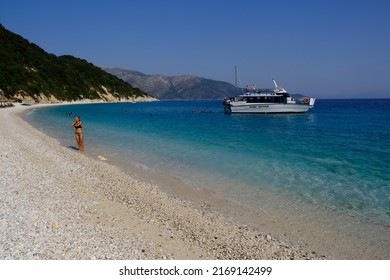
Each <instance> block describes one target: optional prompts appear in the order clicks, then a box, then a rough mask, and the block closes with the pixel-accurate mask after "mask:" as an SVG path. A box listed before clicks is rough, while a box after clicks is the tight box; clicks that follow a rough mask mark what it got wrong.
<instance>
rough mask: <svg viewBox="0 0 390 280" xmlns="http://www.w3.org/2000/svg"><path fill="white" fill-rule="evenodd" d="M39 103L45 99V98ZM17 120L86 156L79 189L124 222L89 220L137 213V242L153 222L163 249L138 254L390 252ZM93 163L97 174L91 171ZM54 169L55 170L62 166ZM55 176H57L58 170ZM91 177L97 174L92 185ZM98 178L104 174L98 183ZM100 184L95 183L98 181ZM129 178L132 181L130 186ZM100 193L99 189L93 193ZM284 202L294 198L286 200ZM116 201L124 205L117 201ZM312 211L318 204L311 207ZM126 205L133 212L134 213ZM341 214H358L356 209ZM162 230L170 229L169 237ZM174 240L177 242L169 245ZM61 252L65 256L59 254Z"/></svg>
mask: <svg viewBox="0 0 390 280" xmlns="http://www.w3.org/2000/svg"><path fill="white" fill-rule="evenodd" d="M71 104H74V103H71ZM83 104H84V103H83ZM53 105H61V104H53ZM39 106H40V105H39ZM42 106H46V105H43V104H42ZM34 107H37V106H34ZM25 108H26V107H25ZM29 108H31V107H27V110H25V109H24V108H23V109H18V110H14V109H11V110H13V111H14V112H11V114H10V115H11V118H12V115H13V116H15V112H16V111H18V113H22V112H27V111H28V109H29ZM8 110H9V109H8ZM0 112H1V111H0ZM0 114H1V113H0ZM12 125H18V126H23V128H24V129H25V131H24V132H26V131H27V132H29V133H35V134H38V135H37V136H38V138H39V141H43V142H46V141H52V143H51V144H52V145H50V146H49V153H52V152H59V155H58V156H59V158H61V157H64V158H66V157H67V156H72V157H74V158H72V161H75V162H77V163H81V164H82V165H83V166H84V168H83V172H82V174H84V172H86V174H87V176H88V178H89V179H88V180H87V182H83V184H82V186H80V187H78V189H81V192H82V194H83V195H87V196H86V197H85V199H86V201H89V200H93V201H94V203H97V205H99V206H96V207H95V208H94V211H98V212H99V211H100V210H99V209H100V208H102V209H104V211H103V213H105V214H107V213H109V216H110V219H112V220H121V222H120V225H119V224H116V223H114V224H112V223H111V222H110V221H108V220H107V218H106V219H105V220H104V222H103V223H102V221H101V220H100V218H101V217H100V218H99V219H97V218H96V217H95V218H94V219H93V221H92V222H91V221H89V222H88V225H89V226H91V224H92V225H95V226H96V224H95V223H97V224H98V225H103V224H104V225H106V226H107V223H109V224H110V225H111V227H112V228H114V229H118V226H123V225H124V224H126V222H127V221H129V220H132V219H136V220H137V221H138V223H137V224H136V225H135V224H134V223H130V224H131V225H129V227H130V228H131V234H130V236H131V237H133V238H135V239H136V241H134V242H135V243H137V242H140V244H143V243H142V242H144V240H143V239H145V238H141V237H140V236H143V235H145V231H142V230H141V229H142V228H144V227H145V226H146V225H145V222H146V224H147V227H149V226H152V228H153V230H151V229H150V228H149V229H148V231H149V233H150V232H154V233H153V234H152V233H150V234H149V236H150V237H149V239H150V240H152V241H151V242H152V244H159V245H158V246H157V247H158V248H159V250H158V252H157V253H156V252H155V250H153V249H152V248H149V249H141V254H138V255H137V256H138V257H129V258H142V259H143V258H145V259H151V258H152V259H154V258H157V259H161V258H162V259H164V258H174V259H188V258H189V259H221V258H222V259H324V258H325V259H385V258H388V257H389V255H388V253H389V252H388V251H387V252H386V249H385V252H383V251H382V252H377V251H378V244H376V245H375V246H371V245H373V244H364V242H365V241H366V240H365V239H364V234H362V236H354V237H352V236H351V234H354V233H348V231H346V232H341V233H340V232H338V229H337V228H336V229H327V228H324V227H323V226H322V224H321V221H320V222H318V221H315V220H307V218H310V217H309V216H305V214H302V213H300V212H299V211H297V209H295V207H296V206H297V204H289V205H288V206H290V208H291V209H293V211H292V213H291V215H290V216H293V215H295V216H297V218H293V219H291V217H287V216H285V214H284V213H283V211H279V210H281V209H274V210H275V212H270V211H262V209H253V208H250V207H248V206H244V205H240V204H238V203H235V202H232V201H229V200H226V199H224V198H222V197H218V196H217V195H216V194H214V193H213V192H211V191H207V190H205V189H195V188H192V187H191V186H185V185H183V182H180V180H177V179H175V178H173V177H170V176H167V175H166V174H158V172H154V173H153V172H151V171H150V170H147V171H146V170H142V168H137V167H135V166H134V167H133V168H131V170H130V171H128V172H124V171H123V169H121V168H120V167H116V166H115V163H114V166H112V165H111V164H112V162H111V161H108V163H107V162H102V161H98V160H96V159H94V158H91V157H89V156H86V155H79V154H78V153H75V152H74V151H69V149H66V148H65V147H62V146H61V145H59V142H58V141H57V140H54V139H52V138H49V137H48V136H46V135H44V134H43V133H42V132H40V131H38V130H37V129H35V128H33V127H31V126H30V125H29V124H28V123H26V122H24V121H23V120H21V119H20V120H19V122H18V123H17V124H12ZM31 129H32V130H33V131H31ZM58 150H60V151H58ZM30 164H31V163H30ZM96 166H98V167H96ZM91 168H92V170H93V172H92V174H91V173H90V172H88V171H91ZM100 168H102V169H100ZM65 169H66V168H65ZM97 170H100V172H103V173H110V174H111V176H109V177H107V178H104V176H103V177H101V178H100V177H99V178H96V171H97ZM53 172H58V169H57V170H55V171H53ZM57 176H58V177H60V176H59V175H58V174H57ZM91 180H92V181H94V180H95V184H92V186H91V184H90V181H91ZM96 180H98V181H99V180H100V182H99V183H96ZM103 182H104V183H103ZM115 182H116V183H115ZM96 186H98V188H95V187H96ZM129 186H131V188H134V189H131V190H130V189H129ZM57 187H60V186H57ZM72 187H75V186H72ZM85 187H87V188H88V190H89V191H88V192H85V190H84V188H85ZM92 189H93V193H92V194H91V193H90V191H91V190H92ZM61 191H63V190H61ZM145 191H146V194H147V195H145V194H144V192H145ZM97 194H98V195H99V196H96V195H97ZM268 195H270V194H264V197H263V198H261V197H260V199H263V200H264V202H265V203H266V201H267V198H268ZM134 197H137V198H136V199H135V198H134ZM96 201H97V202H96ZM285 202H286V203H290V201H288V200H286V201H285ZM143 205H148V206H147V207H144V206H143ZM119 206H120V207H119ZM118 207H119V208H120V209H117V208H118ZM280 208H283V207H282V206H281V207H280ZM283 210H284V211H285V209H283ZM298 210H299V209H298ZM311 211H320V210H318V209H315V208H313V209H311ZM106 212H107V213H106ZM129 213H132V214H134V215H135V217H134V216H133V215H129ZM89 214H91V213H89ZM95 214H96V213H95ZM343 218H346V219H347V220H348V219H349V218H350V220H353V218H352V217H343ZM150 221H152V222H150ZM56 223H58V222H54V227H56V225H57V224H56ZM56 228H57V227H56ZM58 228H59V226H58ZM125 228H127V230H126V231H128V230H129V228H128V226H125ZM324 229H325V231H324ZM140 232H142V233H140ZM157 232H159V233H158V234H157ZM161 232H165V233H168V235H170V236H169V238H167V236H165V234H162V233H161ZM134 233H137V234H138V235H137V236H138V237H140V240H138V239H137V238H136V237H134ZM348 235H350V236H348ZM127 237H128V236H127ZM164 237H165V239H164ZM121 238H124V237H123V236H122V237H118V236H117V237H115V238H114V239H115V240H120V239H121ZM172 243H175V244H180V245H179V246H177V245H175V246H173V247H172V246H171V245H172ZM360 243H363V244H360ZM383 243H386V240H383ZM153 246H154V245H153ZM153 246H152V247H153ZM141 247H142V246H141ZM144 247H145V246H144ZM178 247H180V249H181V250H179V248H178ZM382 249H383V248H382ZM142 250H144V252H142ZM149 251H150V252H153V254H152V256H150V255H147V254H146V252H149ZM167 252H169V253H167ZM191 252H194V253H191ZM138 253H139V252H138ZM159 253H161V255H159ZM383 253H384V254H383ZM386 253H387V255H386ZM139 256H141V257H139ZM49 258H52V257H49ZM56 258H59V259H61V257H56ZM77 258H78V257H76V259H77ZM86 258H87V259H89V257H86ZM109 258H111V257H109ZM125 258H126V257H125Z"/></svg>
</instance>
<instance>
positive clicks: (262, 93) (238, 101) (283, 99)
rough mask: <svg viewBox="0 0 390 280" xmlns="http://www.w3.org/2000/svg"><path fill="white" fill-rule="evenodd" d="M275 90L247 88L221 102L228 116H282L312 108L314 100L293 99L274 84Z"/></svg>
mask: <svg viewBox="0 0 390 280" xmlns="http://www.w3.org/2000/svg"><path fill="white" fill-rule="evenodd" d="M272 80H273V82H274V85H275V89H255V88H253V89H252V90H251V89H249V88H248V87H247V88H246V92H245V93H243V94H241V95H239V96H236V97H230V98H226V99H225V100H224V101H223V105H224V107H225V113H228V114H282V113H305V112H307V111H308V110H309V109H310V108H312V107H313V106H314V103H315V101H316V99H315V98H311V97H302V98H294V97H292V96H290V95H289V94H288V92H287V91H286V90H285V89H284V88H282V87H280V86H278V85H277V84H276V81H275V78H273V79H272Z"/></svg>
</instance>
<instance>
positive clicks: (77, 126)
mask: <svg viewBox="0 0 390 280" xmlns="http://www.w3.org/2000/svg"><path fill="white" fill-rule="evenodd" d="M72 126H73V127H74V128H75V129H76V132H75V137H76V142H77V146H78V148H79V151H80V152H84V135H83V131H82V129H81V128H82V126H83V122H82V121H81V119H80V117H79V116H76V117H75V119H74V123H73V124H72Z"/></svg>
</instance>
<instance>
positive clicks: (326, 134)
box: [27, 99, 390, 227]
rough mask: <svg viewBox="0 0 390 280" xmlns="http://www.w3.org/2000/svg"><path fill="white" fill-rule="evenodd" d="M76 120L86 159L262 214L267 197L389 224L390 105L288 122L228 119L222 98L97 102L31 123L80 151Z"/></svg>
mask: <svg viewBox="0 0 390 280" xmlns="http://www.w3.org/2000/svg"><path fill="white" fill-rule="evenodd" d="M76 115H77V116H80V118H81V120H82V121H83V131H84V134H85V146H86V151H85V153H86V155H87V156H92V157H95V158H97V159H98V158H100V159H107V162H109V163H110V162H111V163H113V164H116V163H120V165H121V167H122V168H123V169H124V170H126V166H127V165H128V166H130V165H136V166H139V167H142V168H143V169H145V170H151V171H153V172H158V173H160V174H166V175H167V176H171V177H174V178H177V179H178V180H181V181H182V182H185V183H186V184H187V185H189V186H191V187H194V188H202V189H206V190H209V191H212V192H213V193H215V194H217V195H221V196H223V197H224V198H226V199H229V200H231V201H235V202H237V203H240V204H243V205H249V206H251V207H266V206H265V204H264V203H265V202H264V201H266V200H267V199H266V200H264V199H259V197H260V194H261V195H262V197H263V198H264V193H268V194H272V195H275V196H270V197H284V198H286V199H295V200H299V201H300V202H302V203H307V204H308V205H312V206H315V207H316V208H319V209H327V210H328V211H332V212H334V213H343V214H346V215H350V216H353V217H357V218H359V219H362V220H365V221H369V222H372V223H375V224H379V225H383V226H385V227H389V226H390V99H348V100H340V99H338V100H328V99H318V100H317V101H316V104H315V107H313V108H312V109H311V110H309V111H308V112H307V113H304V114H283V115H229V114H225V113H224V110H223V105H222V101H159V102H145V103H97V104H81V105H67V106H49V107H43V108H36V109H33V110H32V111H31V112H30V113H29V114H28V115H27V120H28V121H29V122H30V123H31V124H33V125H34V126H35V127H37V128H38V129H40V130H42V131H43V132H45V133H46V134H48V135H49V136H51V137H54V138H56V139H58V140H59V141H60V144H61V145H62V146H64V147H68V148H70V149H74V147H75V146H77V145H76V142H75V139H74V129H73V128H72V127H71V124H72V122H73V121H74V117H75V116H76ZM275 203H278V202H275ZM260 204H262V205H260ZM286 207H287V206H286ZM285 210H286V212H289V211H290V210H289V209H285Z"/></svg>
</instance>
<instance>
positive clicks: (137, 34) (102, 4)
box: [0, 0, 390, 98]
mask: <svg viewBox="0 0 390 280" xmlns="http://www.w3.org/2000/svg"><path fill="white" fill-rule="evenodd" d="M0 23H1V24H3V25H4V27H5V28H7V29H8V30H10V31H12V32H14V33H17V34H20V35H21V36H23V37H25V38H26V39H28V40H29V41H30V42H34V43H36V44H37V45H39V46H40V47H42V48H43V49H45V50H46V51H47V52H49V53H53V54H56V55H63V54H70V55H74V56H77V57H80V58H83V59H86V60H88V61H89V62H91V63H93V64H95V65H97V66H118V67H123V68H126V69H131V70H138V71H141V72H144V73H146V74H162V75H167V76H173V75H181V74H189V75H196V76H202V77H206V78H209V79H215V80H223V81H227V82H230V83H234V66H235V65H237V67H238V76H239V82H240V84H239V85H242V86H245V84H253V83H255V84H256V85H257V86H258V87H272V77H273V76H274V75H275V76H276V79H277V81H279V83H280V84H281V85H282V86H284V87H285V88H286V89H287V90H288V91H289V92H291V93H302V94H305V95H311V96H316V97H319V98H351V97H355V98H361V97H367V98H380V97H387V98H390V1H387V0H382V1H381V0H367V1H360V0H355V1H353V0H351V1H347V0H328V1H326V0H324V1H319V0H296V1H293V0H291V1H287V0H285V1H283V0H267V1H263V0H258V1H255V0H239V1H233V0H187V1H186V0H182V1H169V0H165V1H157V0H155V1H154V0H137V1H136V0H128V1H125V0H110V1H108V0H107V1H104V0H95V1H92V0H91V1H87V0H63V1H60V0H57V1H54V0H53V1H49V0H47V1H43V0H35V1H31V0H25V1H21V0H12V1H11V0H9V1H1V3H0Z"/></svg>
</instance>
